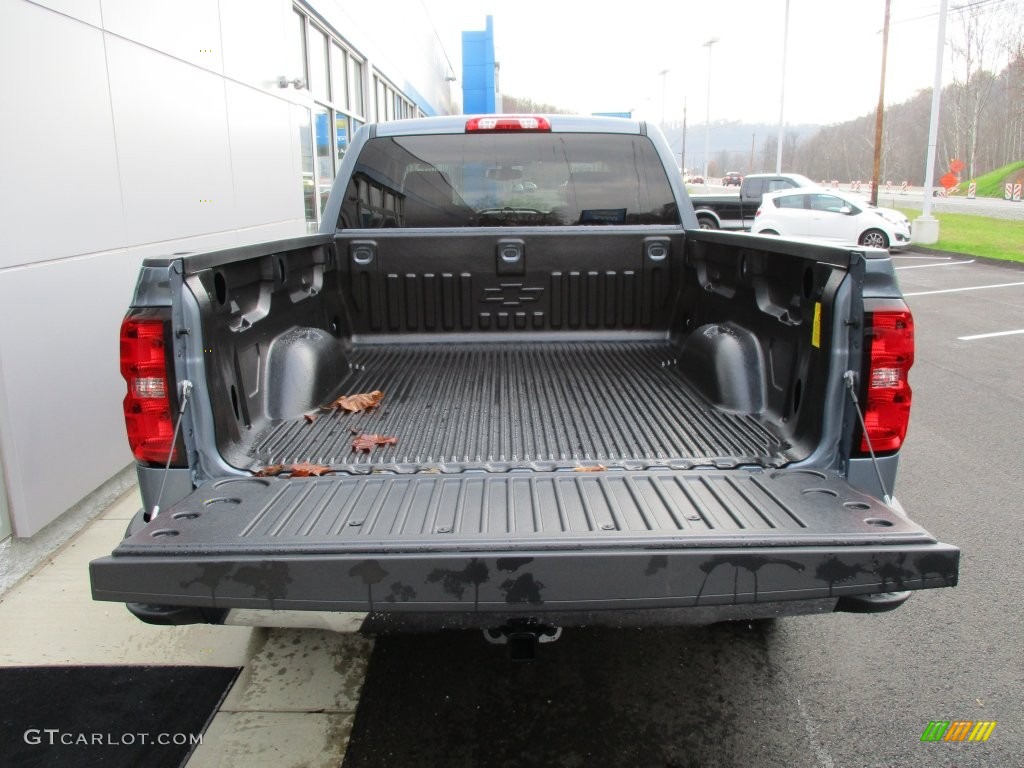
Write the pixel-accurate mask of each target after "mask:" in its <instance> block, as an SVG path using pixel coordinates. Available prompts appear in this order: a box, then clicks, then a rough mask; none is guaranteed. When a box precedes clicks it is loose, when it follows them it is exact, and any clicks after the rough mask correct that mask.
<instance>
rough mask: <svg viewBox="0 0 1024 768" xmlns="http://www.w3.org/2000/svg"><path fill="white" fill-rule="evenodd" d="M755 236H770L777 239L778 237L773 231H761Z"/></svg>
mask: <svg viewBox="0 0 1024 768" xmlns="http://www.w3.org/2000/svg"><path fill="white" fill-rule="evenodd" d="M757 234H759V235H772V236H773V237H778V236H779V233H778V232H776V231H775V230H774V229H762V230H761V231H760V232H758V233H757Z"/></svg>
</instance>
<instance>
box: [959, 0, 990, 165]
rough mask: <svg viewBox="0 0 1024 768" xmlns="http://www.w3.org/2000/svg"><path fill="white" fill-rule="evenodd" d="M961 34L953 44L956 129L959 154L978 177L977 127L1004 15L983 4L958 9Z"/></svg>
mask: <svg viewBox="0 0 1024 768" xmlns="http://www.w3.org/2000/svg"><path fill="white" fill-rule="evenodd" d="M955 13H956V15H957V22H958V25H957V26H958V34H956V35H954V36H953V38H952V39H951V40H950V43H949V47H950V52H951V54H952V57H953V84H954V91H953V95H954V102H953V103H954V105H955V111H954V113H953V120H954V126H955V131H956V148H957V151H958V154H960V155H963V154H966V163H967V173H968V177H969V178H974V177H975V175H976V174H975V170H976V167H977V159H978V127H979V124H980V123H981V120H982V116H983V114H984V112H985V107H986V105H987V103H988V100H989V96H990V95H991V94H992V86H993V85H994V84H995V78H994V77H993V76H992V74H991V73H990V72H988V71H986V65H989V64H991V59H992V58H993V54H994V53H996V50H997V49H998V47H999V42H1001V41H999V39H998V38H999V31H998V28H997V27H996V25H997V24H998V23H999V22H1000V21H1001V20H1002V14H1001V13H996V12H990V11H989V10H988V8H986V6H985V5H984V4H982V3H973V4H969V5H962V6H960V7H959V8H956V9H955Z"/></svg>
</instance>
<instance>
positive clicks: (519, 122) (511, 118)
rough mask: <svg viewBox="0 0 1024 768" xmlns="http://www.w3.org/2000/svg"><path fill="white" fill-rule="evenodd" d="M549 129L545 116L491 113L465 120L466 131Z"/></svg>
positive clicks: (493, 131)
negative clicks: (488, 115) (487, 115)
mask: <svg viewBox="0 0 1024 768" xmlns="http://www.w3.org/2000/svg"><path fill="white" fill-rule="evenodd" d="M550 130H551V122H550V121H549V120H548V119H547V118H546V117H535V116H530V115H493V116H490V117H473V118H470V119H469V120H467V121H466V133H480V132H491V133H505V132H508V131H541V132H547V131H550Z"/></svg>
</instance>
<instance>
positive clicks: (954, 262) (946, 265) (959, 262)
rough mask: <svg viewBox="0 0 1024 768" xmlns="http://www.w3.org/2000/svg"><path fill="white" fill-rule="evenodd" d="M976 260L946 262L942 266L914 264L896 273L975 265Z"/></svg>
mask: <svg viewBox="0 0 1024 768" xmlns="http://www.w3.org/2000/svg"><path fill="white" fill-rule="evenodd" d="M973 263H974V259H971V260H970V261H945V262H943V263H942V264H912V265H911V266H909V267H896V268H895V269H896V271H897V272H899V271H900V270H901V269H931V268H932V267H956V266H959V265H961V264H973Z"/></svg>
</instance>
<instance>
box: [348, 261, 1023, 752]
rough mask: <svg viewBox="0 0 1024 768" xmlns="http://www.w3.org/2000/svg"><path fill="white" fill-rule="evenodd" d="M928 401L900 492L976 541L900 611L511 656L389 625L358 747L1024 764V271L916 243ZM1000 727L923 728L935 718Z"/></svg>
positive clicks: (947, 531) (583, 640) (598, 634)
mask: <svg viewBox="0 0 1024 768" xmlns="http://www.w3.org/2000/svg"><path fill="white" fill-rule="evenodd" d="M895 263H896V265H897V268H898V270H899V272H898V274H899V278H900V282H901V285H902V287H903V290H904V292H905V293H906V294H907V300H908V302H909V303H910V305H911V308H912V309H913V311H914V315H915V318H916V321H915V322H916V333H917V355H916V363H915V366H914V369H913V371H912V376H911V383H912V385H913V387H914V411H913V417H912V422H911V434H910V437H909V442H908V443H907V445H906V448H905V451H904V459H903V467H902V469H901V472H900V477H899V481H898V486H897V489H896V491H897V495H898V497H899V498H900V500H901V502H902V503H903V505H904V506H905V507H906V509H907V510H908V512H909V513H910V514H911V516H912V517H913V518H914V519H915V520H917V522H919V523H921V524H922V525H924V526H925V527H926V528H928V529H929V530H930V531H931V532H932V533H933V534H935V535H936V536H937V537H938V538H939V539H940V540H943V541H948V542H951V543H955V544H957V545H959V546H960V547H961V548H962V550H963V559H962V563H961V578H960V585H959V586H958V587H957V588H955V589H944V590H932V591H927V592H921V593H918V594H916V595H915V596H914V597H913V598H912V599H911V600H910V601H909V602H908V603H907V604H906V605H904V606H903V607H902V608H901V609H900V610H898V611H895V612H893V613H889V614H882V615H876V616H861V615H849V614H837V615H831V616H823V617H801V618H790V619H782V620H779V621H777V622H775V623H773V624H770V625H767V626H757V625H755V626H750V625H740V626H726V627H721V626H720V627H710V628H705V629H679V630H655V631H651V630H645V631H642V632H641V631H635V630H620V631H596V630H595V631H576V632H566V633H565V635H564V637H563V639H562V640H560V641H559V642H557V643H555V644H553V645H550V646H545V647H544V648H543V653H542V656H541V658H540V659H539V660H538V661H537V662H535V663H534V664H532V665H528V666H512V665H510V664H509V663H508V662H506V661H505V659H504V657H503V656H502V655H501V653H500V652H495V650H494V649H492V648H489V647H486V646H485V645H484V644H483V643H482V642H481V640H480V638H479V636H478V635H475V634H471V633H466V634H436V635H426V636H404V637H381V638H378V639H377V640H376V643H375V647H374V651H373V655H372V657H371V659H370V664H369V671H368V674H367V678H366V681H365V683H364V687H363V690H362V697H361V700H360V704H359V708H358V710H357V713H356V717H355V722H354V726H353V730H352V736H351V741H350V743H349V747H348V753H347V756H346V759H345V763H344V765H345V766H346V768H356V767H357V766H358V767H360V768H361V767H363V766H385V765H387V766H395V765H402V766H419V765H423V766H428V765H452V766H486V765H500V766H534V765H537V766H589V765H595V764H596V765H604V766H619V765H628V766H674V767H675V766H679V767H681V766H716V765H721V766H738V765H750V766H764V767H768V766H786V767H787V768H799V767H801V766H808V767H811V766H814V767H816V768H840V767H841V766H842V767H845V766H922V767H924V766H927V767H928V768H934V767H935V766H957V767H959V768H965V767H968V766H979V767H980V766H1015V765H1022V764H1024V757H1022V755H1024V703H1022V699H1024V662H1022V661H1021V655H1020V646H1021V637H1022V630H1024V622H1022V615H1024V610H1022V608H1021V605H1020V601H1019V596H1020V594H1021V589H1022V587H1024V575H1022V573H1024V572H1022V569H1021V567H1020V557H1021V542H1022V541H1024V522H1022V520H1021V515H1020V512H1019V509H1020V505H1019V499H1018V496H1019V494H1020V491H1021V477H1022V476H1024V460H1022V456H1024V452H1022V447H1021V444H1022V440H1021V435H1022V434H1024V407H1022V406H1024V388H1022V385H1021V382H1022V381H1024V269H1021V268H1019V267H1016V266H1013V265H1001V264H992V263H981V262H978V261H972V260H970V259H966V258H962V257H956V256H943V255H934V254H924V253H914V252H908V253H906V254H903V255H901V256H899V257H897V258H896V259H895ZM936 720H950V721H955V720H970V721H981V720H984V721H995V722H996V723H997V725H996V727H995V729H994V730H993V732H992V734H991V736H990V738H989V740H988V741H987V742H984V743H970V742H959V743H957V742H937V743H930V742H922V740H921V736H922V733H923V732H924V730H925V728H926V727H927V726H928V724H929V722H931V721H936Z"/></svg>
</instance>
